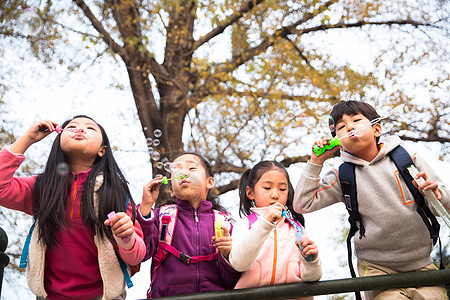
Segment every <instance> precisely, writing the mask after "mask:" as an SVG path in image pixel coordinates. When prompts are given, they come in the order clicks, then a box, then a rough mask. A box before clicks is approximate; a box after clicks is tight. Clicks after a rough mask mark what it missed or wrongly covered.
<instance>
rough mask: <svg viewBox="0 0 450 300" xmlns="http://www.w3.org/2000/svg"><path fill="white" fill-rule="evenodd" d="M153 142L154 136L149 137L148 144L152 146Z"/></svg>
mask: <svg viewBox="0 0 450 300" xmlns="http://www.w3.org/2000/svg"><path fill="white" fill-rule="evenodd" d="M152 144H153V140H152V138H147V146H151V145H152Z"/></svg>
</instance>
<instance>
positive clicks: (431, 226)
mask: <svg viewBox="0 0 450 300" xmlns="http://www.w3.org/2000/svg"><path fill="white" fill-rule="evenodd" d="M389 156H390V157H391V159H392V160H393V161H394V163H395V166H396V167H397V169H398V172H399V173H400V175H401V176H402V178H403V181H404V182H405V184H406V186H407V187H408V189H409V191H410V192H411V194H412V195H413V197H414V200H415V202H416V204H417V213H418V214H419V215H420V217H421V218H422V220H423V222H424V223H425V225H426V226H427V228H428V231H429V232H430V238H431V239H432V240H433V245H435V244H436V242H437V240H438V238H439V230H440V225H439V222H438V221H437V219H436V217H435V216H434V215H433V213H432V212H431V210H430V208H429V207H428V206H427V205H426V203H425V200H424V197H423V195H422V194H421V193H420V192H419V190H418V189H417V188H416V187H415V186H414V184H413V180H414V179H413V178H412V176H411V175H410V174H409V172H408V171H407V170H406V168H407V167H409V166H411V165H414V162H413V161H412V159H411V156H410V155H409V153H408V152H407V151H406V150H405V148H403V147H402V146H397V147H396V148H395V149H394V150H392V151H391V152H390V153H389Z"/></svg>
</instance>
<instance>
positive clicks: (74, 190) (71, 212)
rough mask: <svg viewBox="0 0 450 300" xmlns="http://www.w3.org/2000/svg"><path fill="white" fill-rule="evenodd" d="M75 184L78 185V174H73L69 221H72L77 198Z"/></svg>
mask: <svg viewBox="0 0 450 300" xmlns="http://www.w3.org/2000/svg"><path fill="white" fill-rule="evenodd" d="M77 183H78V173H77V174H75V178H74V183H73V194H72V207H71V208H70V219H71V220H73V210H74V206H75V198H76V197H77Z"/></svg>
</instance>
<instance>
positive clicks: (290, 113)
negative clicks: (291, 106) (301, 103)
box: [286, 110, 295, 120]
mask: <svg viewBox="0 0 450 300" xmlns="http://www.w3.org/2000/svg"><path fill="white" fill-rule="evenodd" d="M294 117H295V114H294V112H293V111H292V110H290V111H288V112H287V113H286V118H288V119H290V120H291V119H293V118H294Z"/></svg>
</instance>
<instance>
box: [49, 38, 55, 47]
mask: <svg viewBox="0 0 450 300" xmlns="http://www.w3.org/2000/svg"><path fill="white" fill-rule="evenodd" d="M48 46H49V47H50V48H53V47H55V42H54V41H53V40H50V41H48Z"/></svg>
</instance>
